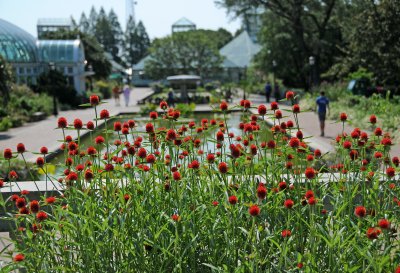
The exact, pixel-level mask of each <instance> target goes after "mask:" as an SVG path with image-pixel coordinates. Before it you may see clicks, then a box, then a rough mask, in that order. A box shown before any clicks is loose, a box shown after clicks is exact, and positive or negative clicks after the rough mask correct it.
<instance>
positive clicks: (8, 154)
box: [3, 148, 13, 159]
mask: <svg viewBox="0 0 400 273" xmlns="http://www.w3.org/2000/svg"><path fill="white" fill-rule="evenodd" d="M3 156H4V158H5V159H11V158H12V156H13V155H12V151H11V149H10V148H6V149H4V151H3Z"/></svg>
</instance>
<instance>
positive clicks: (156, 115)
mask: <svg viewBox="0 0 400 273" xmlns="http://www.w3.org/2000/svg"><path fill="white" fill-rule="evenodd" d="M149 116H150V118H151V119H157V118H158V113H157V112H154V111H153V112H150V114H149Z"/></svg>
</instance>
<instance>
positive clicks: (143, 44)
mask: <svg viewBox="0 0 400 273" xmlns="http://www.w3.org/2000/svg"><path fill="white" fill-rule="evenodd" d="M149 46H150V38H149V36H148V34H147V32H146V28H145V27H144V25H143V23H142V21H139V23H138V24H137V26H136V24H135V22H134V20H133V18H132V17H129V20H128V23H127V25H126V31H125V61H126V63H127V64H128V65H129V66H130V67H131V66H133V65H134V64H136V63H137V62H139V61H140V60H141V59H142V58H143V57H144V56H146V55H147V53H148V48H149Z"/></svg>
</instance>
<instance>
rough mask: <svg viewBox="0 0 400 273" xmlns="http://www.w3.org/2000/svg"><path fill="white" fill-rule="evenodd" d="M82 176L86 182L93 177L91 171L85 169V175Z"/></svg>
mask: <svg viewBox="0 0 400 273" xmlns="http://www.w3.org/2000/svg"><path fill="white" fill-rule="evenodd" d="M84 176H85V180H88V181H90V180H92V179H93V177H94V174H93V171H92V170H90V169H87V170H86V171H85V175H84Z"/></svg>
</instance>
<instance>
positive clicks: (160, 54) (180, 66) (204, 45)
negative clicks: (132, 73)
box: [145, 30, 223, 79]
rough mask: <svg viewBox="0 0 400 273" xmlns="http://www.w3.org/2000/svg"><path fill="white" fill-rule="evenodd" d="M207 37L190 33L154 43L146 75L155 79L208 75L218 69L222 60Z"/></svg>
mask: <svg viewBox="0 0 400 273" xmlns="http://www.w3.org/2000/svg"><path fill="white" fill-rule="evenodd" d="M209 33H210V31H204V30H191V31H185V32H176V33H173V34H172V35H170V36H167V37H165V38H161V39H155V40H154V42H153V44H152V46H151V47H150V54H151V57H150V59H149V60H148V61H147V62H146V63H145V72H146V74H148V75H149V76H150V77H152V78H155V79H161V78H165V77H166V76H170V75H174V74H191V73H194V74H197V75H200V76H203V77H206V76H208V75H211V73H213V72H215V71H217V70H218V69H219V68H220V66H221V63H222V60H223V58H222V57H221V55H220V54H219V51H218V42H217V41H215V40H213V39H211V38H210V36H209V35H208V34H209Z"/></svg>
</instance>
